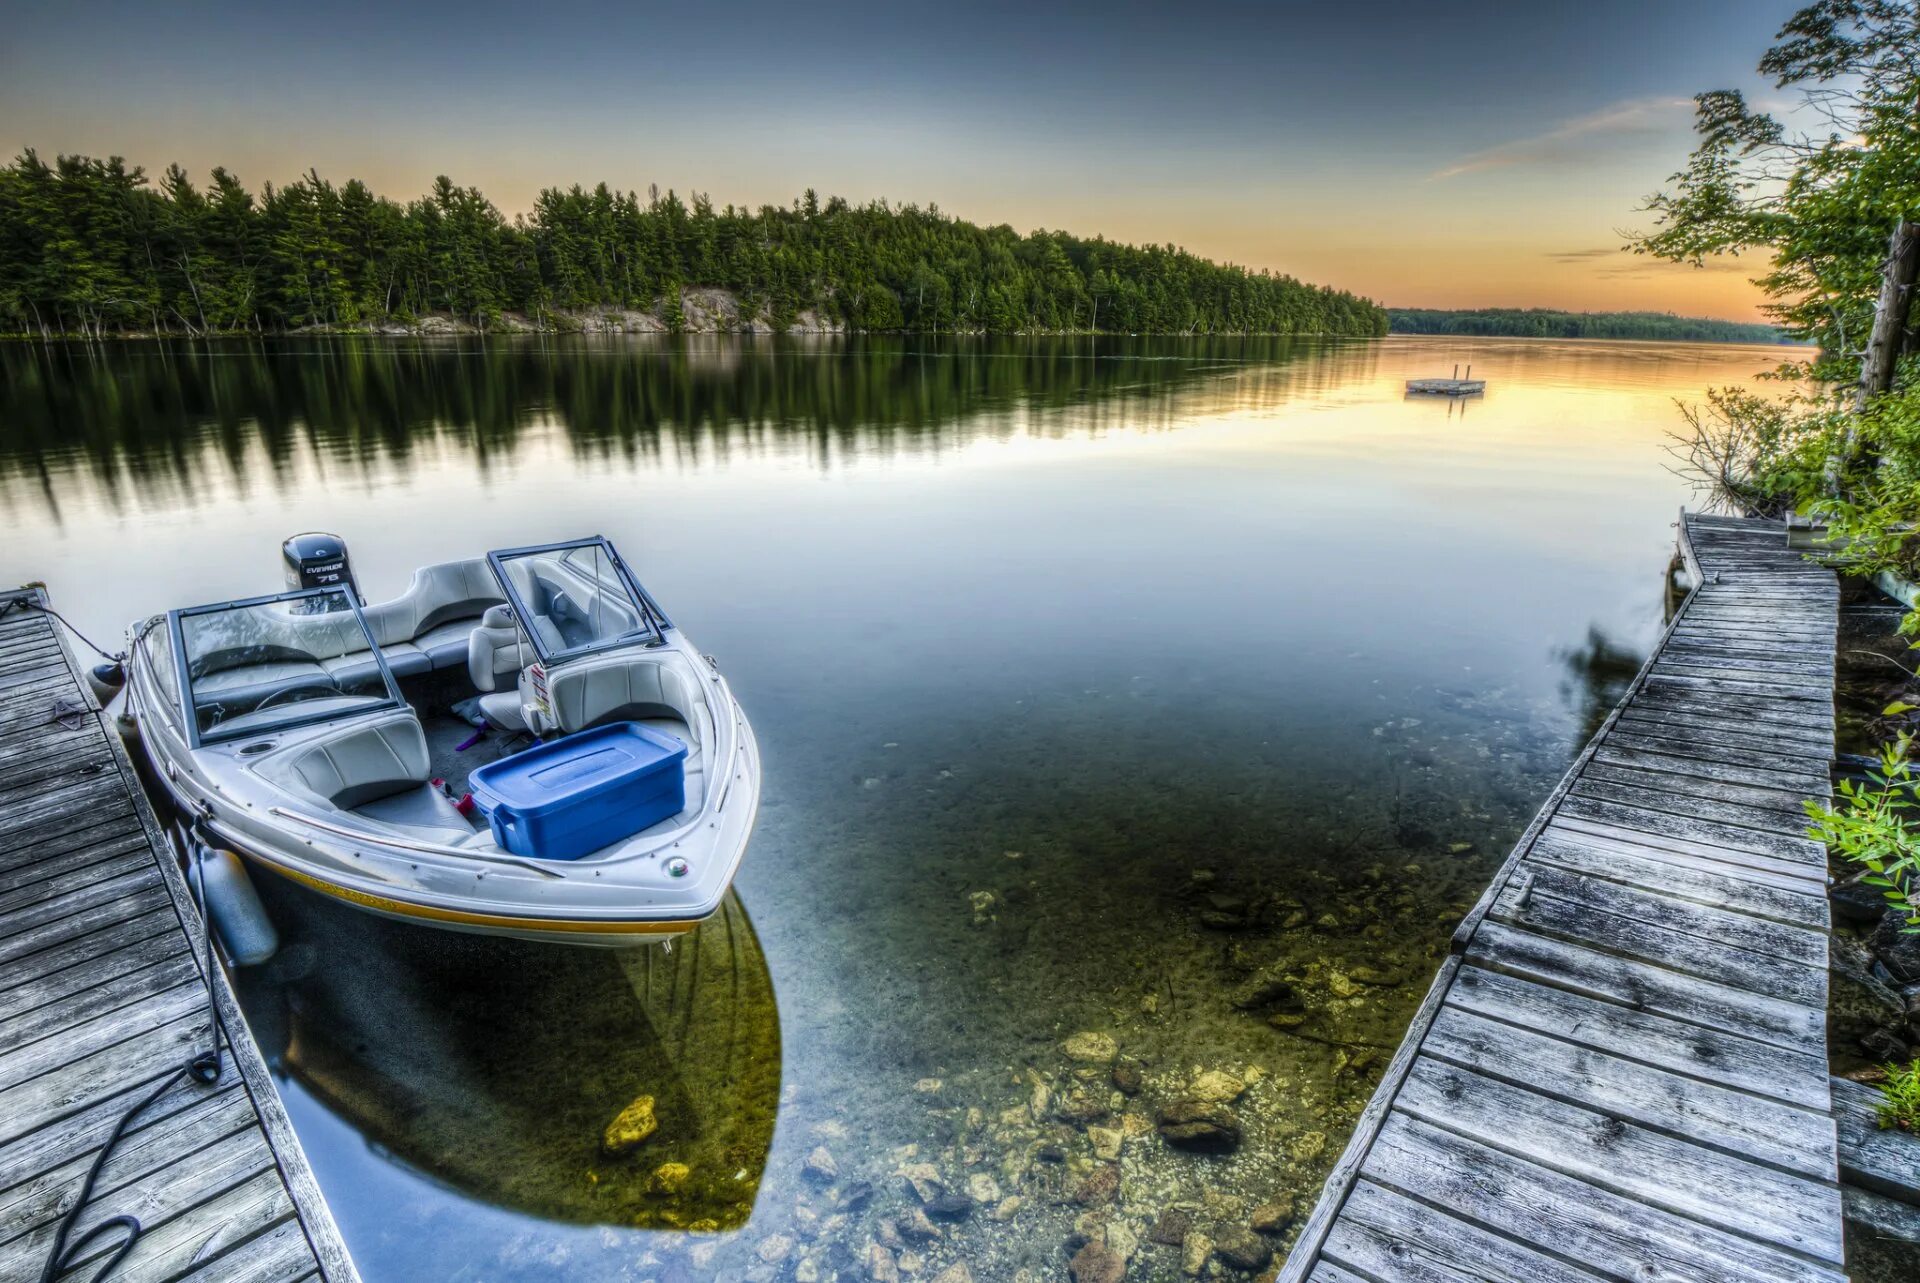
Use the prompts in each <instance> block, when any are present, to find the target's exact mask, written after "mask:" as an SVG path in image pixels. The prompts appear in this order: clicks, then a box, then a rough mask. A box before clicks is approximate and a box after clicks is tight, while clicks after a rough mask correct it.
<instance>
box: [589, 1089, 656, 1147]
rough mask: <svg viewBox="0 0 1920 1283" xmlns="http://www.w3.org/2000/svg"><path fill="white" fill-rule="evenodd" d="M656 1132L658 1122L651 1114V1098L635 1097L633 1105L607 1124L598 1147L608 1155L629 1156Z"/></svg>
mask: <svg viewBox="0 0 1920 1283" xmlns="http://www.w3.org/2000/svg"><path fill="white" fill-rule="evenodd" d="M658 1130H660V1120H659V1119H657V1118H655V1117H654V1114H653V1097H652V1096H635V1097H634V1098H633V1103H632V1104H630V1105H628V1106H627V1107H626V1108H625V1109H623V1110H621V1111H620V1112H619V1114H617V1115H616V1116H615V1117H614V1120H613V1121H612V1122H610V1123H608V1124H607V1130H606V1132H605V1134H604V1135H602V1136H601V1138H600V1145H601V1147H602V1148H603V1149H605V1150H606V1151H607V1152H608V1153H609V1154H630V1153H632V1152H633V1151H634V1150H636V1149H638V1148H640V1146H641V1145H642V1144H644V1143H645V1142H646V1139H647V1137H649V1136H651V1135H653V1134H654V1133H655V1132H656V1131H658Z"/></svg>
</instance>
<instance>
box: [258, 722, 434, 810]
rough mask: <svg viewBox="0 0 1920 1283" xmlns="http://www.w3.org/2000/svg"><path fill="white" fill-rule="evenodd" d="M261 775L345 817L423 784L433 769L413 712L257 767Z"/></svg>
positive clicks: (359, 726) (308, 744)
mask: <svg viewBox="0 0 1920 1283" xmlns="http://www.w3.org/2000/svg"><path fill="white" fill-rule="evenodd" d="M258 769H259V771H260V773H261V774H263V775H266V776H268V777H269V778H271V779H273V780H274V781H275V782H276V783H278V784H280V785H281V786H282V787H283V788H286V789H288V790H290V791H298V792H302V793H306V794H308V795H310V796H312V797H315V798H317V799H319V800H320V801H322V802H325V803H326V804H328V805H329V806H335V807H338V808H339V809H341V810H343V811H352V810H357V809H358V808H360V807H363V806H365V805H366V804H367V803H369V802H377V801H379V800H380V799H381V798H386V797H392V796H393V795H394V794H396V793H400V792H403V791H405V790H407V789H411V788H414V787H415V786H417V785H421V784H425V783H426V782H427V780H428V778H429V772H430V771H431V769H432V767H431V765H430V759H429V758H428V756H427V737H426V733H425V732H424V731H422V730H421V729H420V722H419V719H418V718H416V717H415V716H414V715H413V712H412V710H410V709H409V710H406V711H402V712H396V713H394V714H392V715H390V716H386V717H381V718H377V719H371V720H368V721H364V722H356V723H354V724H352V725H350V726H345V727H342V728H341V729H340V730H338V731H337V732H335V733H333V734H330V735H327V736H325V737H324V738H321V739H317V740H308V741H305V742H303V743H301V744H299V745H297V746H296V747H294V748H292V749H289V750H288V751H286V752H285V753H281V754H277V755H275V756H274V757H272V758H268V759H266V760H265V761H263V762H261V764H260V766H259V768H258Z"/></svg>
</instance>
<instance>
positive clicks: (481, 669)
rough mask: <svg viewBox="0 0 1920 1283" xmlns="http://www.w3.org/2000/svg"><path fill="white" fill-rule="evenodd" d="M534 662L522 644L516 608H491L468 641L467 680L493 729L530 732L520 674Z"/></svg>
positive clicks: (525, 645)
mask: <svg viewBox="0 0 1920 1283" xmlns="http://www.w3.org/2000/svg"><path fill="white" fill-rule="evenodd" d="M532 662H533V652H532V648H531V647H529V646H528V645H527V644H526V642H524V641H523V640H521V636H520V626H519V625H518V624H517V623H515V622H514V618H513V607H511V606H491V607H489V608H488V609H487V613H486V614H484V615H482V616H481V617H480V623H479V624H478V625H477V626H476V627H475V628H474V630H473V632H472V633H471V634H470V635H469V636H468V638H467V676H468V677H470V678H472V679H473V687H474V689H475V690H477V691H479V692H480V712H481V714H482V715H483V716H485V717H486V719H487V724H488V725H489V726H497V727H499V728H500V729H501V730H508V731H523V730H525V729H526V728H527V719H526V715H525V713H524V712H522V710H521V707H520V671H521V670H522V669H523V668H525V667H526V666H527V665H528V664H530V663H532Z"/></svg>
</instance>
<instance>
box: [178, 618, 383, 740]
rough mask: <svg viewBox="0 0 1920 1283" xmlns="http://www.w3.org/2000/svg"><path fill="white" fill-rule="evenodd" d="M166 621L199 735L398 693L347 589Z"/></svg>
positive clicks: (227, 733) (355, 707)
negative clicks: (171, 634) (170, 631)
mask: <svg viewBox="0 0 1920 1283" xmlns="http://www.w3.org/2000/svg"><path fill="white" fill-rule="evenodd" d="M169 623H170V625H171V629H172V632H173V638H174V647H173V650H174V655H175V662H176V663H177V664H178V666H179V679H180V680H179V685H180V688H181V690H182V692H183V694H182V698H181V702H182V703H183V704H184V705H185V707H186V714H187V724H188V725H189V726H191V727H192V728H193V731H194V736H193V738H194V743H195V744H201V743H208V742H212V741H215V740H222V739H227V738H230V737H232V736H235V735H253V734H260V733H261V732H264V731H274V730H282V729H285V728H286V727H288V726H295V725H305V724H308V723H312V722H323V721H331V720H333V719H334V718H337V717H349V716H355V715H358V714H360V713H365V712H369V711H371V710H373V709H377V708H384V707H389V706H396V707H397V706H399V705H400V704H401V702H402V701H401V698H400V691H399V689H398V688H397V687H396V686H395V685H394V683H393V674H392V673H390V672H388V671H387V665H386V661H385V659H384V658H383V657H382V656H381V654H380V649H379V647H377V646H375V645H374V642H373V636H372V634H371V633H370V632H368V631H367V621H366V620H365V619H364V618H362V616H361V614H360V607H359V605H358V603H356V602H355V601H354V600H353V596H352V594H351V592H349V591H348V590H346V589H344V588H310V589H307V590H305V591H304V592H296V593H286V594H283V595H281V596H277V597H256V598H253V599H251V600H249V601H236V602H226V603H223V604H220V605H217V606H196V607H193V608H192V609H189V610H176V611H174V612H172V614H171V615H170V616H169Z"/></svg>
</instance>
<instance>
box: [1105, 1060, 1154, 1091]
mask: <svg viewBox="0 0 1920 1283" xmlns="http://www.w3.org/2000/svg"><path fill="white" fill-rule="evenodd" d="M1110 1076H1111V1077H1112V1079H1113V1085H1114V1087H1115V1088H1116V1089H1117V1090H1119V1091H1120V1092H1122V1093H1123V1094H1125V1095H1128V1096H1138V1095H1139V1094H1140V1089H1141V1088H1142V1087H1144V1086H1145V1085H1146V1076H1145V1075H1144V1074H1142V1073H1141V1072H1140V1066H1138V1065H1136V1064H1134V1063H1133V1062H1132V1061H1130V1060H1118V1061H1115V1062H1114V1065H1113V1073H1112V1074H1111V1075H1110Z"/></svg>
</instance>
